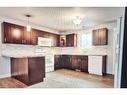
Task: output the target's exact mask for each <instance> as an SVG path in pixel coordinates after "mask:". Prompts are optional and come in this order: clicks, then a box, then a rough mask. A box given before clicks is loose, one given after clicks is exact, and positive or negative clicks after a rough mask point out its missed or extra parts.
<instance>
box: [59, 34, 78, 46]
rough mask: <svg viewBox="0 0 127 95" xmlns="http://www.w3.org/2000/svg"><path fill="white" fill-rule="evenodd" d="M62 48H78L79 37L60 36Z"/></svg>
mask: <svg viewBox="0 0 127 95" xmlns="http://www.w3.org/2000/svg"><path fill="white" fill-rule="evenodd" d="M60 46H61V47H75V46H77V35H76V34H68V35H62V36H60Z"/></svg>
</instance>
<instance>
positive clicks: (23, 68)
mask: <svg viewBox="0 0 127 95" xmlns="http://www.w3.org/2000/svg"><path fill="white" fill-rule="evenodd" d="M16 60H17V61H18V63H17V64H18V80H20V81H21V82H23V83H25V84H29V83H28V81H29V78H28V77H29V75H28V58H16Z"/></svg>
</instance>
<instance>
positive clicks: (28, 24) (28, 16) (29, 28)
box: [25, 15, 31, 32]
mask: <svg viewBox="0 0 127 95" xmlns="http://www.w3.org/2000/svg"><path fill="white" fill-rule="evenodd" d="M25 16H26V17H27V18H28V19H27V26H26V30H27V31H28V32H30V31H31V26H30V22H29V18H30V17H31V15H25Z"/></svg>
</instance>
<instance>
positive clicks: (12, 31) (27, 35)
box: [2, 22, 60, 46]
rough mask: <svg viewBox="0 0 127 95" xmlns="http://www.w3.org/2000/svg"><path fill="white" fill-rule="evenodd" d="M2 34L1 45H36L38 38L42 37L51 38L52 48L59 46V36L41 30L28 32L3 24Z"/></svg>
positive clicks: (24, 29)
mask: <svg viewBox="0 0 127 95" xmlns="http://www.w3.org/2000/svg"><path fill="white" fill-rule="evenodd" d="M2 32H3V33H2V34H3V35H2V36H3V37H2V39H3V43H12V44H26V45H37V43H38V37H44V38H51V39H52V40H53V43H54V45H53V46H60V45H59V36H60V35H58V34H55V33H49V32H47V31H43V30H38V29H32V30H31V31H30V32H28V31H27V30H26V27H24V26H20V25H16V24H12V23H7V22H3V24H2Z"/></svg>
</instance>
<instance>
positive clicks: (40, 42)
mask: <svg viewBox="0 0 127 95" xmlns="http://www.w3.org/2000/svg"><path fill="white" fill-rule="evenodd" d="M52 44H53V41H52V39H50V38H43V37H38V46H52Z"/></svg>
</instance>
